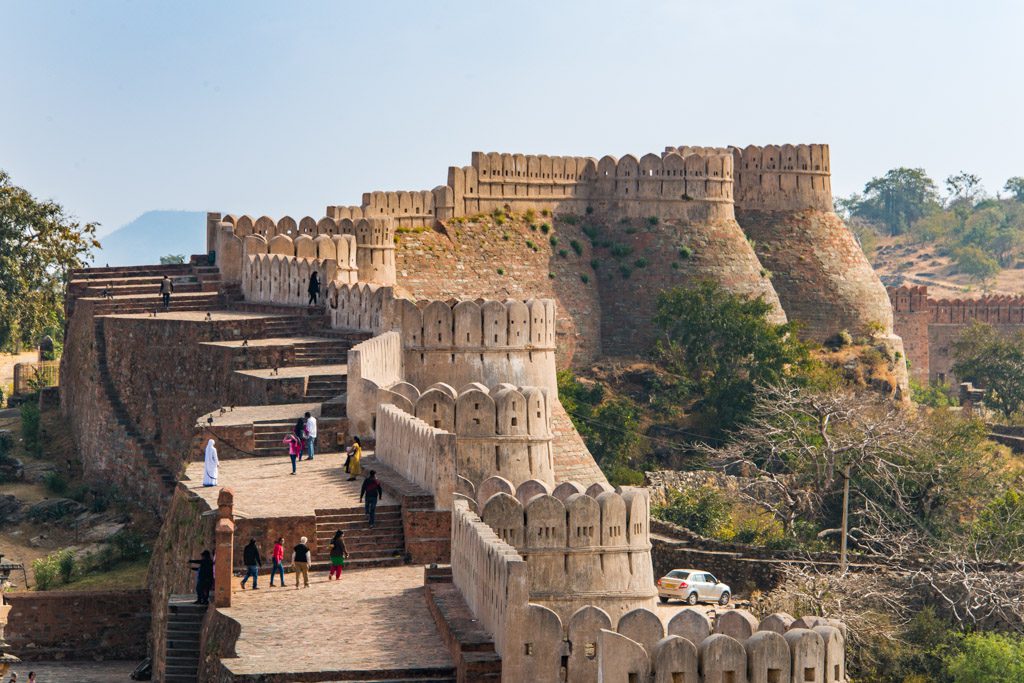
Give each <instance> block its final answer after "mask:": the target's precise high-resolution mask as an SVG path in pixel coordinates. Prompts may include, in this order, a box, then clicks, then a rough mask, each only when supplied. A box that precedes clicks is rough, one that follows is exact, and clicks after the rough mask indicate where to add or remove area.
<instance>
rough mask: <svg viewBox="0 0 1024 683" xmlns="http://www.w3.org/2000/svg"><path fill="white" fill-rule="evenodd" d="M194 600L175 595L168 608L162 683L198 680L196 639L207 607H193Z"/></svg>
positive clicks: (201, 627) (183, 682)
mask: <svg viewBox="0 0 1024 683" xmlns="http://www.w3.org/2000/svg"><path fill="white" fill-rule="evenodd" d="M194 597H195V596H193V595H174V596H171V599H170V601H169V602H168V604H167V641H166V643H167V649H166V665H165V671H164V683H196V681H198V680H199V636H200V632H201V631H202V629H203V616H204V615H205V614H206V610H207V606H206V605H196V604H193V599H194Z"/></svg>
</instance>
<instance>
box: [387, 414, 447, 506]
mask: <svg viewBox="0 0 1024 683" xmlns="http://www.w3.org/2000/svg"><path fill="white" fill-rule="evenodd" d="M376 427H377V429H376V433H377V445H376V447H375V448H374V455H375V456H376V457H377V459H378V460H380V461H381V462H383V463H384V464H386V465H387V466H388V467H390V468H391V469H393V470H394V471H395V472H397V473H398V474H399V475H401V476H402V477H403V478H405V479H406V480H408V481H410V482H412V483H414V484H417V485H419V486H421V487H423V488H424V489H425V490H426V491H427V492H428V493H430V494H431V495H432V496H433V497H434V504H435V506H436V507H437V509H439V510H450V509H451V505H452V494H453V493H454V492H455V488H456V480H455V467H456V466H455V457H456V445H455V443H456V440H455V435H454V434H452V433H451V432H449V431H446V430H444V429H439V428H437V427H436V426H431V425H429V424H427V423H426V422H424V421H423V420H421V419H418V418H417V417H416V416H414V415H410V414H409V413H407V412H405V411H404V410H402V409H400V408H398V407H396V406H394V405H382V406H380V410H379V413H378V416H377V425H376Z"/></svg>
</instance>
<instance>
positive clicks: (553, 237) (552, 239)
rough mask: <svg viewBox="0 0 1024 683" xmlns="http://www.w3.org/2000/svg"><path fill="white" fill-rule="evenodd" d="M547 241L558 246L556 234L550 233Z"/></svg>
mask: <svg viewBox="0 0 1024 683" xmlns="http://www.w3.org/2000/svg"><path fill="white" fill-rule="evenodd" d="M548 242H550V243H551V246H553V247H557V246H558V237H557V236H556V235H552V236H551V237H550V238H548Z"/></svg>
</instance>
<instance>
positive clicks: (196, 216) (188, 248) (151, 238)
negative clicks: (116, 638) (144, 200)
mask: <svg viewBox="0 0 1024 683" xmlns="http://www.w3.org/2000/svg"><path fill="white" fill-rule="evenodd" d="M100 244H101V245H102V248H101V249H100V250H97V251H96V252H95V253H94V257H93V262H92V265H94V266H106V265H110V266H132V265H142V264H152V263H159V262H160V257H161V256H166V255H167V254H184V256H185V258H186V260H187V259H188V257H189V256H191V255H192V254H202V253H205V252H206V214H205V213H204V212H202V211H147V212H145V213H144V214H142V215H141V216H139V217H138V218H136V219H135V220H133V221H131V222H130V223H126V224H125V225H122V226H121V227H120V228H118V229H117V230H114V231H113V232H111V233H110V234H108V235H104V236H103V237H100Z"/></svg>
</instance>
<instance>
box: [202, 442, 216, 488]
mask: <svg viewBox="0 0 1024 683" xmlns="http://www.w3.org/2000/svg"><path fill="white" fill-rule="evenodd" d="M218 469H220V458H218V457H217V449H216V448H214V446H213V439H210V440H209V441H207V442H206V454H205V455H204V456H203V486H216V485H217V470H218Z"/></svg>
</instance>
